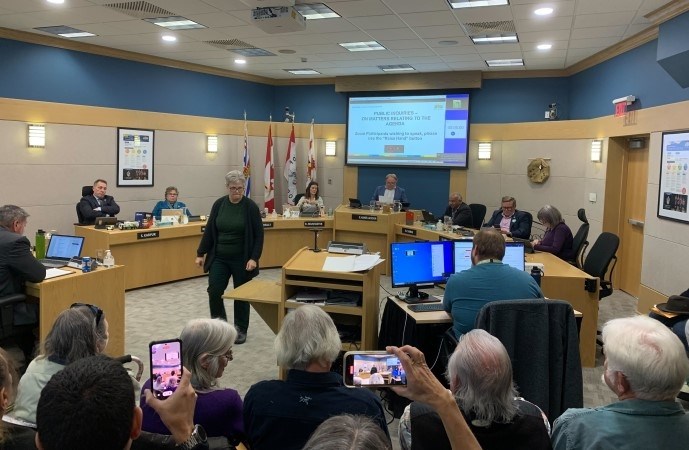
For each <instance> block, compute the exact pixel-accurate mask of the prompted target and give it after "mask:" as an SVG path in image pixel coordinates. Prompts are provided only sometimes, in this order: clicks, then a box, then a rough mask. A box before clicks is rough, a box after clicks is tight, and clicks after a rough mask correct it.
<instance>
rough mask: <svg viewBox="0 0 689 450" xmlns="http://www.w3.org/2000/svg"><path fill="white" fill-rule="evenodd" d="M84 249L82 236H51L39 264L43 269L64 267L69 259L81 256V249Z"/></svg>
mask: <svg viewBox="0 0 689 450" xmlns="http://www.w3.org/2000/svg"><path fill="white" fill-rule="evenodd" d="M83 247H84V237H83V236H66V235H63V234H53V235H52V237H51V238H50V244H48V250H47V251H46V252H45V258H44V259H41V260H40V262H41V264H43V265H44V266H45V267H54V268H57V267H64V266H66V265H67V263H68V262H69V260H70V259H72V258H74V257H77V258H78V257H79V256H81V249H82V248H83Z"/></svg>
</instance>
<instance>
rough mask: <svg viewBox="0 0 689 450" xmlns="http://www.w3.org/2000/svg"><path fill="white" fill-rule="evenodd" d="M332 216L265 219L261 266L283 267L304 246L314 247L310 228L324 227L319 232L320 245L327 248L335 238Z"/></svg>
mask: <svg viewBox="0 0 689 450" xmlns="http://www.w3.org/2000/svg"><path fill="white" fill-rule="evenodd" d="M333 223H334V220H333V218H332V217H308V218H307V217H300V218H298V219H297V218H294V219H292V218H290V219H283V218H282V217H278V218H277V219H271V218H266V219H263V231H264V232H265V233H264V241H263V254H262V255H261V260H260V261H259V264H260V266H261V267H282V265H283V264H285V263H286V262H287V261H288V260H289V259H290V258H291V257H292V255H294V253H295V252H296V251H297V250H299V249H301V248H303V247H313V240H314V236H313V231H309V229H310V228H323V231H321V232H319V233H318V247H320V248H323V249H325V248H327V247H328V242H329V241H331V240H333Z"/></svg>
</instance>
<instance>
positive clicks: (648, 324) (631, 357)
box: [552, 316, 689, 450]
mask: <svg viewBox="0 0 689 450" xmlns="http://www.w3.org/2000/svg"><path fill="white" fill-rule="evenodd" d="M603 345H604V347H603V348H604V354H605V363H604V364H603V367H604V373H603V381H604V382H605V384H606V385H608V387H609V388H610V390H612V391H613V392H614V393H615V395H617V398H618V400H619V401H618V402H616V403H612V404H609V405H607V406H602V407H598V408H572V409H569V410H567V411H566V412H565V413H564V414H563V415H561V416H560V417H559V418H558V419H557V420H556V421H555V424H554V426H553V435H552V440H553V447H554V448H555V449H556V450H558V449H568V450H571V449H590V448H595V449H619V448H624V449H640V450H641V449H644V450H645V449H649V448H662V449H664V450H671V449H684V448H686V447H687V442H689V415H687V414H686V413H685V412H684V410H683V409H682V405H680V404H679V403H678V402H676V401H675V397H677V394H678V393H679V391H680V389H681V388H682V385H683V384H684V382H685V380H686V379H687V376H689V359H687V355H686V354H685V352H684V347H683V346H682V343H681V342H680V341H679V339H677V336H675V335H674V334H673V333H672V332H671V331H670V330H669V329H668V328H667V327H665V326H664V325H663V324H661V323H660V322H658V321H656V320H653V319H651V318H649V317H646V316H636V317H627V318H623V319H614V320H611V321H609V322H608V323H607V324H605V326H604V327H603Z"/></svg>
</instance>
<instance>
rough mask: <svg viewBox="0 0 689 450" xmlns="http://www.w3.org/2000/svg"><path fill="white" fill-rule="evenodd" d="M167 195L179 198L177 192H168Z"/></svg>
mask: <svg viewBox="0 0 689 450" xmlns="http://www.w3.org/2000/svg"><path fill="white" fill-rule="evenodd" d="M167 195H170V196H174V197H177V195H178V194H177V192H168V193H167Z"/></svg>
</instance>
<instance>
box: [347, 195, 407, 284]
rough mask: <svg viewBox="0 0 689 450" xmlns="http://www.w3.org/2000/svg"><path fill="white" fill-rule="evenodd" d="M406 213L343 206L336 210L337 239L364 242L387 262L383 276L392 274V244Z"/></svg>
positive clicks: (382, 270) (383, 267) (369, 249)
mask: <svg viewBox="0 0 689 450" xmlns="http://www.w3.org/2000/svg"><path fill="white" fill-rule="evenodd" d="M405 217H406V213H404V212H399V213H384V212H382V211H369V210H368V209H353V208H350V207H348V206H344V205H341V206H339V207H338V208H337V209H336V210H335V232H334V234H335V237H334V239H335V240H336V241H341V242H363V243H365V244H366V245H367V246H368V251H370V252H379V253H380V257H381V258H383V259H384V260H385V263H384V265H383V266H382V267H381V269H380V270H381V273H382V274H388V273H390V255H389V253H390V243H392V242H395V241H394V239H395V225H396V224H398V223H404V221H405V220H406V218H405Z"/></svg>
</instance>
